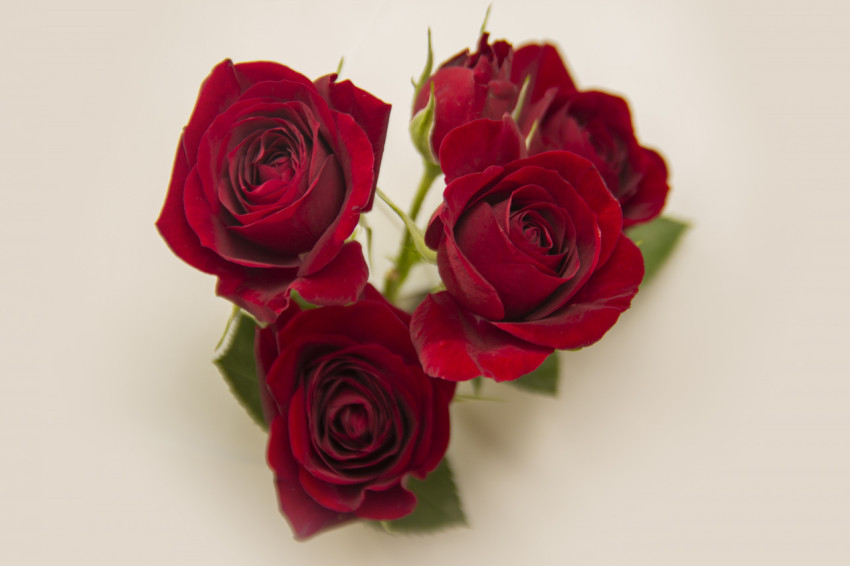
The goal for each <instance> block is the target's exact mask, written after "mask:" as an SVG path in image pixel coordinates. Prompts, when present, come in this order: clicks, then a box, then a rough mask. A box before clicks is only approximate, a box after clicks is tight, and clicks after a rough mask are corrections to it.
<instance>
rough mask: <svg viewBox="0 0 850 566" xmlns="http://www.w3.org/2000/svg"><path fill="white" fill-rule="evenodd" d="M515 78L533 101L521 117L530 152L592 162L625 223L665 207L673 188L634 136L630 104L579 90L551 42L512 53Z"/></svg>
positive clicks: (652, 153)
mask: <svg viewBox="0 0 850 566" xmlns="http://www.w3.org/2000/svg"><path fill="white" fill-rule="evenodd" d="M512 73H513V80H514V82H521V81H522V80H524V79H525V77H528V78H529V80H530V93H531V96H530V100H531V101H534V103H533V104H531V105H529V106H528V107H527V108H526V109H524V111H523V113H522V115H521V116H520V119H519V125H520V130H521V131H522V132H523V133H524V134H528V133H529V132H531V130H532V125H533V123H534V121H535V120H538V119H539V120H540V121H539V123H538V127H537V129H536V130H535V133H534V134H533V136H532V138H531V139H530V140H529V144H528V152H529V154H531V155H534V154H536V153H543V152H545V151H552V150H566V151H571V152H573V153H577V154H579V155H581V156H582V157H585V158H587V159H589V160H590V161H592V162H593V164H594V165H595V166H596V168H597V169H598V170H599V172H600V173H601V174H602V178H603V179H604V180H605V184H606V185H607V186H608V189H609V190H610V191H611V192H612V193H614V196H615V197H617V200H618V201H619V202H620V206H621V207H622V209H623V226H624V227H625V226H630V225H632V224H636V223H638V222H646V221H648V220H651V219H652V218H654V217H656V216H658V214H659V213H660V212H661V209H662V208H664V201H665V199H666V198H667V192H668V191H669V187H668V186H667V167H666V165H665V163H664V159H663V158H662V157H661V156H660V155H659V154H658V153H656V152H655V151H653V150H651V149H648V148H645V147H641V145H640V144H639V143H638V141H637V139H636V138H635V133H634V128H633V127H632V117H631V113H630V112H629V107H628V104H627V103H626V101H625V100H623V99H622V98H619V97H617V96H613V95H611V94H607V93H604V92H598V91H579V90H577V89H576V87H575V85H574V83H573V81H572V78H571V77H570V75H569V72H568V71H567V68H566V65H564V63H563V60H562V59H561V56H560V55H559V54H558V51H557V49H555V47H553V46H552V45H546V44H544V45H526V46H523V47H521V48H520V49H518V50H517V51H516V53H515V54H514V64H513V68H512Z"/></svg>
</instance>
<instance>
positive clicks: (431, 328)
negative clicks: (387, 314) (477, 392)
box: [410, 291, 553, 381]
mask: <svg viewBox="0 0 850 566" xmlns="http://www.w3.org/2000/svg"><path fill="white" fill-rule="evenodd" d="M410 332H411V337H412V338H413V344H414V346H416V350H417V352H419V359H420V361H421V362H422V367H423V368H424V370H425V372H426V373H427V374H428V375H433V376H436V377H442V378H444V379H448V380H451V381H465V380H468V379H472V378H474V377H478V376H479V375H483V376H485V377H492V378H493V379H495V380H496V381H505V380H512V379H517V378H518V377H521V376H523V375H525V374H527V373H529V372H531V371H533V370H534V369H535V368H537V367H538V366H539V365H540V364H541V363H543V360H545V359H546V357H547V356H548V355H549V354H551V353H552V351H553V350H552V348H549V347H545V346H539V345H535V344H530V343H528V342H526V341H524V340H520V339H517V338H515V337H514V336H511V335H510V334H507V333H505V332H502V331H500V330H499V329H497V328H495V327H494V326H493V325H492V324H490V323H488V322H487V321H485V320H482V319H480V318H478V317H476V316H474V315H470V314H469V313H467V312H466V311H464V310H463V309H461V308H459V307H458V305H457V303H455V302H454V301H453V300H452V298H451V296H450V295H449V294H448V293H446V292H445V291H444V292H441V293H437V294H436V295H429V296H428V297H426V298H425V300H424V301H423V302H422V304H421V305H419V307H417V309H416V310H415V311H414V313H413V319H412V321H411V323H410Z"/></svg>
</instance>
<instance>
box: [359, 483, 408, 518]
mask: <svg viewBox="0 0 850 566" xmlns="http://www.w3.org/2000/svg"><path fill="white" fill-rule="evenodd" d="M415 507H416V496H415V495H413V494H412V493H410V492H409V491H407V490H406V489H404V488H403V487H401V486H400V485H396V486H394V487H392V488H390V489H387V490H384V491H372V490H367V491H366V497H365V498H364V500H363V503H362V504H361V505H360V507H358V508H357V515H358V516H359V517H362V518H364V519H371V520H373V521H392V520H394V519H400V518H402V517H404V516H405V515H409V514H410V513H412V512H413V509H414V508H415Z"/></svg>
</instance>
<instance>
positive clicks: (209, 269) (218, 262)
mask: <svg viewBox="0 0 850 566" xmlns="http://www.w3.org/2000/svg"><path fill="white" fill-rule="evenodd" d="M188 174H189V163H188V160H187V158H186V151H185V147H184V137H183V136H181V137H180V142H179V143H178V144H177V154H176V155H175V156H174V170H173V172H172V175H171V185H170V186H169V187H168V193H167V195H166V197H165V204H164V205H163V206H162V212H160V214H159V219H157V221H156V227H157V229H158V230H159V233H160V234H162V237H163V239H164V240H165V242H166V243H167V244H168V246H169V247H170V248H171V250H172V251H173V252H174V253H175V254H177V256H178V257H180V258H181V259H183V260H184V261H185V262H186V263H188V264H189V265H191V266H192V267H195V268H197V269H200V270H201V271H203V272H205V273H218V272H219V271H220V270H221V269H222V265H223V264H224V263H225V262H224V261H223V260H222V259H221V258H220V257H219V256H218V255H217V254H215V253H214V252H212V251H210V250H208V249H207V248H204V247H201V243H200V241H199V240H198V235H197V234H195V232H194V231H193V230H192V227H191V226H189V222H188V221H187V220H186V212H185V208H184V207H183V194H184V193H183V191H184V186H185V184H186V178H187V176H188Z"/></svg>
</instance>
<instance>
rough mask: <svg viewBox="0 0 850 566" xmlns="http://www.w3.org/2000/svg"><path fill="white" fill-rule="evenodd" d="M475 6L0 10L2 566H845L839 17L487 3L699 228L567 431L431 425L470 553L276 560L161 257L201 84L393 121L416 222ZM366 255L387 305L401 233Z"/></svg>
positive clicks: (846, 392)
mask: <svg viewBox="0 0 850 566" xmlns="http://www.w3.org/2000/svg"><path fill="white" fill-rule="evenodd" d="M486 6H487V2H485V1H480V0H476V1H472V2H457V1H452V2H447V1H431V2H409V3H408V2H389V1H363V2H357V3H353V2H341V1H340V2H311V3H306V2H305V3H292V2H284V1H245V2H238V3H237V2H199V1H198V2H181V3H176V4H175V3H166V2H161V1H154V2H147V3H141V2H134V3H116V2H106V1H83V2H76V3H74V5H73V6H72V5H70V4H66V3H64V2H59V1H43V2H32V3H28V4H26V5H25V4H23V3H15V4H7V5H4V6H3V7H2V8H0V47H2V50H3V53H4V54H5V63H4V70H3V72H2V73H0V128H1V129H0V131H2V132H3V135H2V138H0V210H2V211H3V220H2V222H0V236H2V237H0V265H2V271H3V276H2V283H0V285H2V287H0V288H2V293H1V294H0V351H2V355H1V356H0V359H2V364H3V366H2V380H0V454H2V458H1V459H0V462H2V464H0V501H2V504H0V562H2V563H4V564H47V563H56V562H60V561H61V562H62V563H69V562H70V563H80V564H113V563H119V562H120V563H122V564H139V565H142V564H144V565H147V564H187V563H189V564H193V563H204V564H207V565H210V566H212V565H218V564H221V565H232V564H237V563H240V564H281V563H293V564H295V563H297V564H342V563H344V564H352V565H354V564H369V565H374V566H377V565H383V564H386V565H396V564H402V563H403V564H409V565H411V566H413V565H417V564H423V565H424V564H433V563H435V562H439V563H442V564H469V563H486V564H520V563H521V564H565V563H571V564H589V565H596V564H611V565H621V564H630V565H639V564H646V565H658V564H677V565H678V564H688V565H702V564H705V565H716V564H742V565H750V564H762V563H764V564H772V565H781V564H789V565H790V564H801V563H812V564H846V563H848V560H850V539H848V537H847V536H846V533H847V532H848V530H850V482H848V481H847V479H848V477H850V411H848V410H847V407H848V402H850V383H848V380H847V377H846V376H847V375H850V364H848V362H847V357H846V355H845V350H846V342H847V339H848V337H850V333H848V327H847V320H848V317H849V316H850V302H848V299H847V292H848V284H847V279H848V276H850V253H848V251H850V250H848V245H847V242H848V238H850V227H848V222H847V221H846V213H847V210H848V209H850V186H848V180H847V175H846V160H847V155H850V142H849V141H848V139H850V138H848V136H847V135H846V132H847V131H848V128H850V110H848V106H847V100H850V40H848V39H847V36H846V30H847V29H848V26H850V8H848V6H847V4H846V3H844V2H838V1H834V2H829V1H826V0H815V1H808V2H802V1H800V2H777V1H771V2H768V1H759V0H741V1H735V2H732V1H721V2H708V1H705V2H702V1H700V2H687V3H682V2H673V1H672V0H655V1H649V2H641V3H640V4H639V5H638V4H637V3H632V2H626V1H622V2H613V1H611V2H609V1H604V2H594V3H587V2H532V1H527V2H522V3H520V2H507V1H497V2H494V6H493V11H492V15H491V17H490V24H489V30H490V31H491V33H492V35H493V37H494V38H505V39H507V40H509V41H511V42H513V43H514V44H515V45H518V44H521V43H523V42H527V41H532V40H541V39H550V40H552V41H554V42H557V43H558V44H559V45H560V46H561V48H562V53H563V54H564V56H565V58H566V60H567V61H568V64H569V65H570V68H571V71H572V72H573V74H574V76H575V78H576V80H577V82H578V83H579V85H580V86H581V87H583V88H591V87H596V88H602V89H605V90H609V91H613V92H616V93H621V94H624V95H625V96H627V97H628V99H629V101H630V104H631V108H632V111H633V115H634V118H635V122H636V127H637V132H638V136H639V139H640V140H641V141H642V142H643V143H645V144H646V145H649V146H652V147H655V148H658V149H659V150H660V151H661V152H662V153H663V154H664V155H665V157H666V158H667V161H668V163H669V165H670V170H671V184H672V187H673V191H672V193H671V197H670V200H669V205H668V210H667V212H668V213H669V214H672V215H675V216H677V217H680V218H684V219H688V220H689V221H691V223H692V225H693V228H692V230H691V231H690V232H689V233H687V235H686V236H685V238H684V239H683V241H682V244H681V246H680V248H679V250H678V251H677V253H676V254H675V256H674V257H673V259H672V260H671V261H670V263H669V264H668V265H667V266H666V267H665V268H664V270H663V271H662V272H661V273H660V274H659V276H658V277H657V279H656V280H655V281H654V282H653V283H652V285H651V286H650V287H648V288H647V289H644V290H642V291H641V293H640V294H639V296H638V297H637V299H636V300H635V302H634V306H633V308H632V309H631V310H630V311H628V312H627V313H625V315H624V316H623V317H622V319H621V321H620V323H619V324H618V325H617V326H616V327H615V328H614V329H613V330H612V331H611V332H610V333H609V334H608V335H607V336H606V337H605V339H604V340H603V341H602V342H600V343H599V344H597V345H595V346H593V347H591V348H587V349H585V350H582V351H581V352H577V353H569V354H564V355H563V356H562V360H561V361H562V367H563V375H562V382H561V391H560V394H559V396H558V398H557V399H548V398H543V397H535V396H532V395H530V394H526V393H522V392H516V391H513V390H510V391H502V390H501V389H500V388H497V387H495V386H491V387H489V388H488V393H489V394H491V395H493V396H498V397H501V398H502V399H503V400H504V402H490V403H463V404H456V405H455V406H454V407H453V409H452V411H453V412H452V416H453V435H452V444H451V446H450V450H449V455H450V457H451V458H452V462H453V467H454V469H455V473H456V476H457V481H458V483H459V484H460V487H461V490H462V496H463V499H464V504H465V509H466V513H467V516H468V518H469V521H470V525H471V528H469V529H454V530H451V531H447V532H445V533H441V534H438V535H435V536H428V537H410V538H404V537H399V538H392V537H389V536H386V535H383V534H382V533H380V532H377V531H375V530H372V529H368V528H366V527H362V526H352V527H347V528H343V529H339V530H336V531H333V532H329V533H327V534H324V535H321V536H319V537H318V538H316V539H315V540H312V541H310V542H308V543H304V544H299V543H296V542H294V541H293V540H292V538H291V535H290V532H289V529H288V527H287V525H286V523H285V521H284V519H283V518H282V517H281V516H280V515H279V513H278V511H277V505H276V501H275V495H274V488H273V484H272V475H271V472H270V471H269V470H268V468H267V466H266V464H265V459H264V450H265V438H264V435H263V433H262V432H261V431H260V429H258V428H257V427H256V426H255V425H254V424H252V422H251V421H250V420H249V419H248V418H247V417H246V415H245V414H244V412H243V411H242V409H241V408H240V407H239V406H238V405H237V404H236V403H235V402H234V401H233V400H232V398H231V397H230V394H229V392H228V390H227V387H226V385H225V384H224V382H223V381H222V380H221V378H220V376H219V375H218V374H217V372H216V370H215V368H214V367H213V366H212V364H211V363H209V361H210V359H211V358H212V356H213V348H214V346H215V344H216V343H217V341H218V339H219V336H220V334H221V331H222V328H223V325H224V323H225V321H226V319H227V316H228V314H229V311H230V306H229V305H228V304H227V303H226V302H225V301H223V300H221V299H217V298H215V297H214V296H213V287H214V280H213V278H212V277H210V276H207V275H204V274H202V273H199V272H197V271H195V270H193V269H192V268H190V267H188V266H187V265H184V264H183V263H182V262H180V260H178V259H177V258H176V257H174V256H173V255H172V254H171V253H170V251H169V250H168V249H167V247H166V246H165V244H164V243H163V242H162V241H161V239H160V238H159V236H158V235H157V234H156V232H155V230H154V226H153V223H154V220H155V219H156V217H157V215H158V213H159V209H160V207H161V206H162V202H163V199H164V197H165V192H166V188H167V183H168V179H169V175H170V168H171V160H172V158H173V155H174V149H175V146H176V142H177V138H178V136H179V133H180V129H181V128H182V126H183V125H184V124H185V122H186V120H187V119H188V117H189V113H190V112H191V109H192V106H193V104H194V101H195V96H196V94H197V91H198V87H199V86H200V83H201V81H202V80H203V78H204V77H205V76H206V75H207V73H208V72H209V70H210V69H211V68H212V67H213V66H214V65H215V64H216V63H218V62H219V61H220V60H222V59H224V58H227V57H229V58H232V59H233V60H235V61H246V60H256V59H272V60H276V61H279V62H281V63H283V64H286V65H289V66H291V67H292V68H294V69H296V70H297V71H299V72H302V73H304V74H305V75H307V76H309V77H311V78H315V77H318V76H320V75H323V74H326V73H330V72H333V71H334V70H335V69H336V66H337V63H338V61H339V58H340V57H341V56H344V57H345V66H344V69H343V78H350V79H351V80H353V81H354V82H355V83H356V84H358V85H359V86H361V87H363V88H365V89H367V90H369V91H371V92H373V93H374V94H375V95H377V96H379V97H381V98H383V99H384V100H386V101H388V102H390V103H392V104H393V105H394V109H393V115H392V117H391V124H390V133H389V138H388V143H387V150H386V153H385V157H384V164H383V168H382V171H381V177H380V185H381V187H382V189H383V190H384V191H385V192H387V193H389V194H391V195H392V196H393V197H394V198H395V200H396V201H397V202H400V203H406V202H408V201H409V198H410V196H411V195H412V192H413V188H414V184H415V182H416V180H417V178H418V174H419V162H418V159H417V157H416V154H415V152H414V150H413V149H412V147H411V145H410V144H409V142H408V139H407V132H406V126H407V120H408V113H409V101H410V96H411V94H412V89H411V87H410V82H409V78H410V77H411V76H414V75H418V73H419V72H420V70H421V68H422V64H423V63H424V58H425V37H426V29H427V27H429V26H430V27H431V28H432V32H433V40H434V49H435V57H436V59H437V60H438V61H441V60H444V59H446V58H447V57H449V56H451V55H453V54H454V53H455V52H457V51H460V50H462V49H464V48H466V47H473V46H474V44H475V41H476V39H477V37H476V36H477V30H478V28H479V26H480V24H481V20H482V18H483V14H484V12H485V9H486ZM438 192H439V191H436V190H435V191H434V194H432V195H431V198H430V199H429V201H428V205H429V206H431V207H432V208H433V206H435V205H436V203H437V202H438V199H439V194H438ZM423 217H424V215H423ZM371 221H372V224H373V225H374V226H375V228H376V231H379V232H380V234H381V237H380V238H379V239H378V240H379V247H378V248H377V249H376V250H375V251H376V253H375V257H376V264H375V269H374V271H373V276H374V277H375V279H376V280H377V279H379V278H380V277H381V276H382V274H383V272H384V270H385V269H386V267H387V265H388V262H387V261H386V260H385V259H383V258H385V256H387V255H389V254H391V253H393V251H394V246H393V245H391V244H392V243H393V242H395V241H396V238H397V234H398V232H397V230H398V222H396V221H395V220H393V219H392V218H391V217H390V215H389V214H387V213H386V210H385V209H383V208H381V207H380V206H377V207H376V210H375V212H374V213H373V214H372V215H371Z"/></svg>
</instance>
